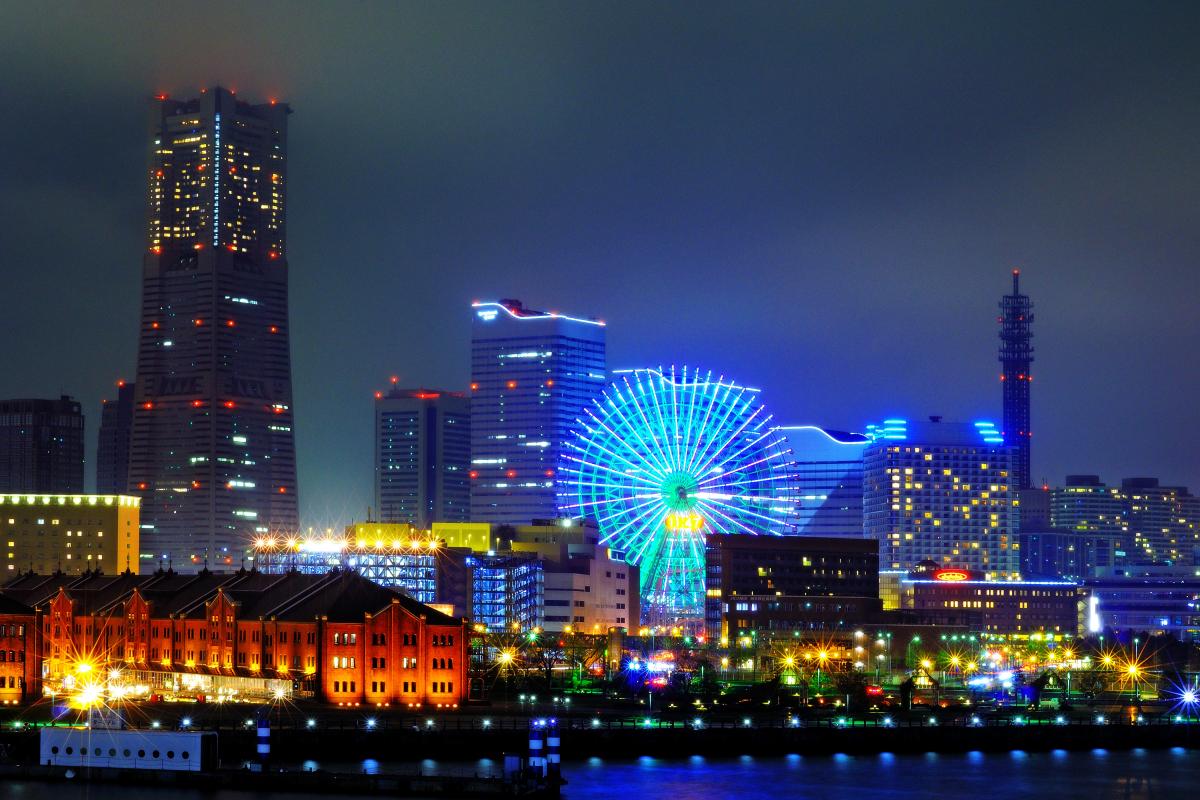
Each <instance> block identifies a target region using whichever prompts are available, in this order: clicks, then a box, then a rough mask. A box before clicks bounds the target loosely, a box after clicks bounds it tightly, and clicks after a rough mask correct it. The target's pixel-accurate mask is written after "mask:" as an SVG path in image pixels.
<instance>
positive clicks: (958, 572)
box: [933, 569, 971, 582]
mask: <svg viewBox="0 0 1200 800" xmlns="http://www.w3.org/2000/svg"><path fill="white" fill-rule="evenodd" d="M933 579H934V580H935V581H951V582H956V581H967V580H970V579H971V574H970V573H969V572H967V571H966V570H964V569H937V570H934V571H933Z"/></svg>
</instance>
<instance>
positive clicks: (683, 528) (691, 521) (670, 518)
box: [663, 512, 704, 533]
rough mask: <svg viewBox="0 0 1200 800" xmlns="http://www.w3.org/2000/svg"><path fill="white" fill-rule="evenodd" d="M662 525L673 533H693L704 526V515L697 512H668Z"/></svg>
mask: <svg viewBox="0 0 1200 800" xmlns="http://www.w3.org/2000/svg"><path fill="white" fill-rule="evenodd" d="M663 525H665V526H666V528H667V530H669V531H671V532H673V533H695V532H698V531H700V530H702V529H703V528H704V517H702V516H700V515H699V514H692V513H687V512H676V513H672V514H668V515H667V518H666V519H665V520H663Z"/></svg>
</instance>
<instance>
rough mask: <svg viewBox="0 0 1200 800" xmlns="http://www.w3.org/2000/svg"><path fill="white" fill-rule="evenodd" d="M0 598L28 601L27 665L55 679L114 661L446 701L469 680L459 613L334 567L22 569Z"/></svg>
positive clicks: (222, 680)
mask: <svg viewBox="0 0 1200 800" xmlns="http://www.w3.org/2000/svg"><path fill="white" fill-rule="evenodd" d="M0 598H4V599H5V601H7V602H8V603H10V604H11V603H16V604H20V605H21V606H24V607H26V608H29V609H31V611H32V614H31V616H27V617H26V618H25V621H24V624H25V625H26V626H27V629H28V627H29V626H32V627H34V628H35V629H37V630H38V631H39V632H40V640H39V643H38V644H37V648H36V653H35V659H36V662H37V667H38V673H37V674H38V675H40V677H41V679H42V680H43V681H44V682H45V684H46V685H47V686H48V687H51V688H55V689H57V690H58V691H61V692H69V691H70V690H71V688H72V686H74V685H77V681H78V679H79V678H80V676H85V675H98V676H112V675H120V676H121V680H122V681H125V682H127V683H128V684H130V685H136V686H143V687H147V689H148V691H150V692H152V693H161V694H170V693H175V694H187V695H191V696H196V697H201V696H202V697H206V698H213V699H222V698H224V699H240V698H263V697H276V698H280V697H290V696H293V695H299V696H306V697H312V698H314V699H317V700H320V701H323V702H328V703H338V704H342V705H347V704H348V705H357V704H371V705H392V704H395V705H403V706H409V707H422V706H424V707H429V706H435V707H456V706H457V705H458V704H459V703H460V702H461V701H462V699H463V697H464V696H465V693H466V688H467V687H466V662H467V641H466V623H465V621H464V620H461V619H455V618H453V617H449V616H447V615H445V614H442V613H440V612H438V611H435V610H434V609H432V608H429V607H428V606H426V605H424V604H422V603H419V602H417V601H416V600H413V599H412V598H410V597H408V596H407V595H405V594H403V593H401V592H397V591H394V590H391V589H388V588H385V587H382V586H379V585H378V584H376V583H373V582H372V581H369V580H367V579H366V578H363V577H362V576H360V575H357V574H355V573H353V572H348V571H343V570H335V571H332V572H329V573H327V574H324V575H305V574H302V573H299V572H295V571H291V572H288V573H286V574H282V575H270V574H266V573H263V572H259V571H257V570H250V571H247V570H239V571H238V572H235V573H224V574H217V573H212V572H209V571H207V570H204V571H201V572H200V573H198V574H196V575H181V574H178V573H175V572H173V571H170V570H166V571H161V570H160V571H158V572H156V573H154V574H152V575H137V574H135V573H132V572H124V573H121V574H118V575H104V574H101V573H98V572H91V573H86V574H84V575H78V576H73V575H66V574H63V573H55V574H52V575H38V574H35V573H25V574H22V575H21V576H19V577H18V578H17V579H15V580H13V581H11V582H10V583H8V584H7V585H5V586H4V587H3V588H0ZM28 658H29V654H28V651H27V652H26V659H27V660H28ZM110 679H112V678H111V677H110ZM27 697H28V696H27Z"/></svg>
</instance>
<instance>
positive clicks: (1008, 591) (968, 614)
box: [901, 563, 1086, 634]
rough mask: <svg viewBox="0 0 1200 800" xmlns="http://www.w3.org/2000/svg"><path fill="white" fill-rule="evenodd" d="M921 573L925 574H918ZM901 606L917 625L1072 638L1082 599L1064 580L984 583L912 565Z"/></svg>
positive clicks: (951, 570)
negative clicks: (1069, 634)
mask: <svg viewBox="0 0 1200 800" xmlns="http://www.w3.org/2000/svg"><path fill="white" fill-rule="evenodd" d="M923 567H927V568H923ZM901 585H902V589H901V591H902V595H903V597H902V605H903V606H904V608H907V609H912V610H913V611H914V612H915V613H916V616H917V618H918V619H920V620H921V621H922V622H925V623H929V624H938V625H964V626H966V627H968V628H969V629H970V630H972V631H975V632H978V633H993V634H1022V633H1033V632H1053V633H1071V634H1074V633H1077V632H1079V631H1080V629H1081V625H1082V622H1083V619H1084V614H1085V611H1086V609H1085V606H1086V602H1085V598H1084V597H1082V596H1081V595H1080V592H1079V588H1078V585H1077V584H1076V583H1075V582H1074V581H1067V580H1020V581H1011V580H1010V581H987V580H984V579H983V576H982V575H979V574H977V573H973V572H971V571H969V570H965V569H959V568H956V567H946V568H937V565H936V564H932V563H930V564H928V565H918V568H917V569H916V570H914V571H913V572H912V573H910V574H909V576H908V577H906V578H904V579H902V581H901Z"/></svg>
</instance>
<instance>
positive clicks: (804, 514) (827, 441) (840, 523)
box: [776, 425, 871, 536]
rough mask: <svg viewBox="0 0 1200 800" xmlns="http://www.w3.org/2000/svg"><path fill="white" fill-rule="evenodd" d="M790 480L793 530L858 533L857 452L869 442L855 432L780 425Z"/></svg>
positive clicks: (860, 468) (860, 518)
mask: <svg viewBox="0 0 1200 800" xmlns="http://www.w3.org/2000/svg"><path fill="white" fill-rule="evenodd" d="M776 430H778V432H779V433H780V434H782V435H783V437H784V439H785V441H786V442H787V446H788V447H789V448H790V449H791V451H792V452H791V455H789V456H788V458H789V460H790V461H791V462H792V464H793V470H794V475H795V480H796V523H797V525H796V530H797V532H798V533H800V534H802V535H804V536H862V535H863V453H864V452H865V451H866V449H867V445H868V444H870V442H871V440H870V439H869V438H868V437H866V436H864V435H862V434H861V433H847V432H845V431H832V430H826V429H825V428H818V427H816V426H815V425H783V426H781V427H779V428H777V429H776Z"/></svg>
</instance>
